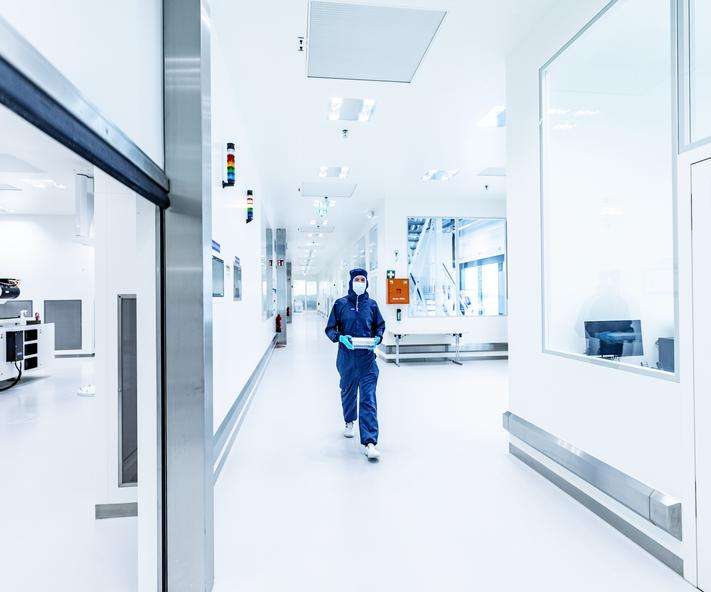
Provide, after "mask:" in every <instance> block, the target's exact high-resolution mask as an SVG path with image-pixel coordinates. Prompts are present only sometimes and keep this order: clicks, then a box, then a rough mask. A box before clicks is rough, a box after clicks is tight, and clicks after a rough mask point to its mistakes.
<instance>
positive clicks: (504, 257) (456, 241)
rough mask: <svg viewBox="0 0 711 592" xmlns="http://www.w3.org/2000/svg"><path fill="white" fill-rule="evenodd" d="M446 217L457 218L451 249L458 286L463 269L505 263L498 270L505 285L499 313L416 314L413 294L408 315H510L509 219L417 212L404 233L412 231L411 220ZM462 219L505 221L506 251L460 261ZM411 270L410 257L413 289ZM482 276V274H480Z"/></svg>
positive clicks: (501, 293)
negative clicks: (421, 214) (460, 224)
mask: <svg viewBox="0 0 711 592" xmlns="http://www.w3.org/2000/svg"><path fill="white" fill-rule="evenodd" d="M429 218H431V219H435V218H439V219H444V220H452V221H454V224H455V231H454V233H453V234H452V241H453V244H452V249H453V252H454V257H455V260H456V263H457V270H456V273H455V275H456V281H457V286H458V288H459V289H460V290H461V286H462V278H463V272H464V269H465V268H471V267H477V268H479V267H482V266H483V265H486V264H489V263H492V262H497V263H499V262H500V265H502V266H503V269H500V270H499V272H500V274H501V280H500V284H501V283H503V286H501V285H500V290H499V311H500V312H499V313H498V314H495V315H494V314H482V315H466V314H458V315H451V316H448V315H441V314H439V315H427V314H417V313H416V312H415V311H414V310H413V301H412V300H413V298H412V296H411V298H410V304H409V305H408V315H409V316H410V317H412V318H418V319H483V318H489V319H490V318H507V317H508V314H509V266H508V219H507V218H506V217H505V216H476V215H472V216H415V215H408V216H407V218H406V231H405V236H406V237H407V236H408V234H409V228H410V224H411V221H412V220H415V219H429ZM462 220H469V221H473V220H480V221H495V222H501V223H502V225H503V233H504V238H503V249H504V252H503V253H501V254H497V255H492V256H487V257H484V258H481V259H471V260H467V261H464V262H461V261H460V240H461V236H460V232H461V229H460V228H459V223H460V222H461V221H462ZM404 251H405V252H406V253H409V246H406V248H405V249H404ZM408 259H409V254H408V255H406V261H407V260H408ZM411 274H412V270H411V269H410V262H409V261H407V276H408V278H410V282H411V286H410V289H411V290H412V277H411ZM480 279H481V278H480ZM480 288H481V283H479V284H478V289H479V290H480Z"/></svg>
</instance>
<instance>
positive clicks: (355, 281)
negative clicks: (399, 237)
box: [326, 269, 385, 460]
mask: <svg viewBox="0 0 711 592" xmlns="http://www.w3.org/2000/svg"><path fill="white" fill-rule="evenodd" d="M350 275H351V279H350V282H348V295H347V296H344V297H343V298H339V299H338V300H336V302H334V303H333V309H332V310H331V315H330V316H329V317H328V324H327V325H326V335H328V338H329V339H330V340H331V341H333V342H334V343H338V358H337V359H336V367H337V368H338V373H339V374H340V375H341V403H342V404H343V419H344V420H345V422H346V427H345V430H344V431H343V435H344V436H345V437H346V438H352V437H353V432H354V423H355V421H356V420H357V419H358V406H357V403H358V392H359V391H360V421H359V424H358V426H359V428H360V443H361V444H362V445H363V446H365V455H366V456H367V457H368V459H369V460H375V459H377V458H378V457H379V456H380V452H379V451H378V449H377V448H376V445H377V444H378V404H377V401H376V397H375V389H376V387H377V385H378V365H377V364H376V362H375V353H374V350H375V347H376V346H377V345H378V343H380V342H381V341H382V340H383V333H384V332H385V321H384V320H383V316H382V315H381V314H380V310H379V309H378V304H377V303H376V302H375V300H373V299H372V298H370V297H369V296H368V291H367V289H368V272H367V271H366V270H365V269H352V270H351V272H350ZM352 337H374V338H375V345H373V347H372V348H369V349H354V347H353V343H352V342H351V338H352Z"/></svg>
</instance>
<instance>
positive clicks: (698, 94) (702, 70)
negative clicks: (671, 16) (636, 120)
mask: <svg viewBox="0 0 711 592" xmlns="http://www.w3.org/2000/svg"><path fill="white" fill-rule="evenodd" d="M685 17H686V18H684V19H682V25H683V29H682V36H683V37H685V38H686V47H687V52H686V60H687V61H688V75H687V76H686V80H687V85H688V86H687V89H686V101H685V102H686V105H685V107H686V109H687V110H688V122H687V126H688V141H689V143H691V144H693V143H697V142H703V141H705V140H711V2H709V1H708V0H686V11H685Z"/></svg>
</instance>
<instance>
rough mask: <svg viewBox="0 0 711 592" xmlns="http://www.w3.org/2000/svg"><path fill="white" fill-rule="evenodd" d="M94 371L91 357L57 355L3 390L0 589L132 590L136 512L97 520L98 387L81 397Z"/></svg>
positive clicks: (0, 410)
mask: <svg viewBox="0 0 711 592" xmlns="http://www.w3.org/2000/svg"><path fill="white" fill-rule="evenodd" d="M93 371H94V361H93V359H87V358H83V359H72V358H69V359H56V360H54V362H53V365H52V368H51V369H47V370H46V371H42V373H40V374H37V375H28V376H26V377H25V378H23V380H22V382H20V384H18V385H17V386H16V387H14V388H12V389H10V390H8V391H4V392H2V393H0V475H1V478H0V590H3V591H5V590H7V591H8V592H20V591H27V592H35V591H44V590H52V591H55V592H70V591H71V592H94V591H96V590H102V592H103V591H106V592H124V591H133V590H135V589H136V582H137V571H136V569H137V567H136V566H137V562H136V552H137V551H136V546H137V543H136V536H137V535H136V528H137V526H136V522H137V521H136V519H135V518H121V519H115V520H95V519H94V504H96V503H97V502H102V501H104V500H103V499H100V497H99V494H98V493H97V491H99V490H101V487H100V485H102V484H101V483H100V482H99V481H98V480H99V479H100V477H101V475H102V473H98V472H97V467H100V466H102V464H103V463H105V462H106V459H105V457H104V456H103V455H104V446H103V443H102V440H101V439H100V438H102V437H104V436H105V435H104V433H103V430H102V429H101V428H102V426H103V425H104V424H103V423H101V422H100V421H99V419H98V417H97V405H98V403H99V397H100V396H101V393H98V394H97V396H96V397H79V396H77V390H78V389H79V388H80V387H81V386H83V385H85V384H88V383H91V382H93ZM97 429H98V430H99V432H100V433H97Z"/></svg>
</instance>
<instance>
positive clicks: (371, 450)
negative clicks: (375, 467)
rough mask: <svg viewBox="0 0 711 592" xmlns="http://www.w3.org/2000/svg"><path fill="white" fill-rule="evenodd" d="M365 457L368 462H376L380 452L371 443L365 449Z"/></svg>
mask: <svg viewBox="0 0 711 592" xmlns="http://www.w3.org/2000/svg"><path fill="white" fill-rule="evenodd" d="M365 455H366V456H367V457H368V460H378V459H379V458H380V451H379V450H378V449H377V448H376V447H375V444H373V443H372V442H371V443H370V444H368V445H367V446H366V447H365Z"/></svg>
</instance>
